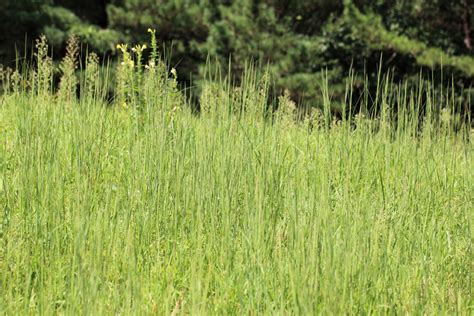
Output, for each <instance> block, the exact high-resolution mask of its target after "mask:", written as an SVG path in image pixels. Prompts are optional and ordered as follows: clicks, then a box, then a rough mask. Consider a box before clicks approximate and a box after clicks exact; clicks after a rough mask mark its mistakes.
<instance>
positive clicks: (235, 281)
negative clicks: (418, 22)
mask: <svg viewBox="0 0 474 316" xmlns="http://www.w3.org/2000/svg"><path fill="white" fill-rule="evenodd" d="M0 98H2V99H1V101H2V103H1V104H2V105H1V106H0V205H2V206H1V211H2V213H1V216H2V217H1V219H2V226H1V242H0V251H1V252H0V273H1V274H0V293H1V294H0V306H1V310H2V311H3V312H5V313H8V314H16V313H22V314H25V313H29V312H34V313H36V312H41V313H46V314H51V313H56V312H60V313H62V312H65V313H67V314H77V313H85V314H91V313H99V314H114V313H119V312H121V313H125V314H129V313H140V314H142V313H143V314H147V313H152V312H156V313H158V314H169V313H170V312H172V311H173V310H174V311H175V312H176V311H181V312H186V313H192V314H204V313H211V314H227V313H231V314H241V313H244V314H248V313H256V312H265V313H272V314H273V313H275V312H281V313H284V314H286V313H288V312H291V313H303V314H307V313H314V312H321V313H324V314H327V313H346V312H347V313H368V312H376V313H385V312H389V311H392V312H399V313H405V312H408V313H416V314H418V313H420V312H424V313H428V314H435V313H438V312H449V313H453V312H459V313H466V314H468V313H472V311H473V310H472V306H473V299H472V276H471V273H472V262H473V256H472V249H471V247H472V245H471V244H472V238H473V237H472V236H473V235H472V215H473V214H472V210H473V200H472V196H474V189H473V186H472V183H473V171H472V170H473V169H474V168H473V167H474V166H473V159H472V149H473V147H472V143H466V142H464V141H462V140H461V137H460V136H459V135H454V134H452V133H451V132H447V131H446V132H445V133H444V132H440V131H437V132H436V133H434V132H433V131H428V130H427V131H425V133H424V134H423V135H422V136H420V137H419V138H416V139H415V138H414V137H412V136H410V135H409V133H405V132H400V133H397V135H389V134H390V133H389V132H388V130H387V129H384V128H382V129H381V130H380V131H379V132H375V133H371V132H369V129H370V128H371V124H372V123H371V122H368V121H360V122H359V126H358V128H357V129H355V130H353V129H349V128H347V127H348V125H346V124H339V125H338V126H334V127H333V128H332V129H330V130H325V129H324V128H322V129H317V130H313V132H312V133H308V130H307V128H305V127H304V126H303V125H301V126H295V125H294V124H292V123H291V122H287V121H282V122H277V123H276V124H274V125H272V124H270V123H269V122H264V121H261V120H258V119H255V118H251V117H246V116H244V117H243V118H241V119H237V118H236V117H235V116H234V117H227V116H225V115H221V117H220V118H218V117H217V115H212V114H209V115H203V116H202V117H196V116H193V115H191V114H190V113H188V112H187V111H186V110H181V111H178V112H176V113H174V114H172V113H171V112H168V111H162V110H159V109H158V108H159V107H158V106H157V107H156V108H150V109H149V110H147V111H145V112H144V113H141V114H139V113H138V112H134V111H133V110H130V109H129V110H123V109H118V108H107V107H104V106H102V105H101V104H94V103H92V104H85V103H84V104H82V105H79V104H70V103H65V104H59V103H57V102H54V101H52V100H51V98H50V97H48V96H46V97H40V96H27V95H22V96H16V97H15V96H5V97H0ZM163 100H164V99H163Z"/></svg>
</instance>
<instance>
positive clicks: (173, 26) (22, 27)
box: [0, 0, 474, 106]
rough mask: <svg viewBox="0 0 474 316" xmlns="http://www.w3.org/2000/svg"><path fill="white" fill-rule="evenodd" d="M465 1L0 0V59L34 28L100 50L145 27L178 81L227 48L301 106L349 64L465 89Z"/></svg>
mask: <svg viewBox="0 0 474 316" xmlns="http://www.w3.org/2000/svg"><path fill="white" fill-rule="evenodd" d="M473 9H474V2H472V1H471V0H428V1H426V0H391V1H382V0H353V1H351V0H312V1H300V0H239V1H230V0H198V1H196V0H192V1H191V0H155V1H151V0H83V1H76V0H1V1H0V15H1V17H0V27H1V29H2V32H0V63H3V64H9V63H10V64H11V63H12V62H13V61H14V60H15V47H16V49H17V50H18V51H20V52H21V51H23V50H24V47H25V43H26V47H27V48H28V47H31V45H32V42H33V41H32V39H34V38H36V37H37V36H38V35H39V34H40V33H44V34H45V35H46V36H47V37H48V39H49V41H50V42H51V43H52V44H53V46H54V49H55V56H60V55H61V54H62V52H63V51H64V47H65V42H66V40H67V38H68V37H69V36H70V35H72V34H75V35H78V36H79V37H80V39H81V41H82V42H83V43H84V44H85V45H87V47H88V49H89V50H94V51H96V52H98V53H100V54H101V55H102V56H108V55H114V54H115V53H116V51H115V45H116V44H117V43H119V42H129V43H141V42H146V41H147V38H148V34H147V32H146V30H147V29H148V28H150V27H151V28H155V29H156V30H157V36H158V39H159V40H160V41H161V43H163V48H164V47H166V48H169V49H170V51H171V52H172V53H171V58H170V62H171V64H172V65H173V66H176V68H177V69H178V71H179V74H180V78H181V80H183V82H186V83H187V84H189V83H190V82H198V81H199V80H200V79H201V78H202V77H203V76H204V68H205V65H206V59H207V58H208V56H212V58H216V59H217V60H218V61H220V62H221V63H222V64H223V65H226V67H227V65H228V60H229V57H230V59H231V68H232V69H231V70H232V73H233V74H234V75H235V76H236V80H239V78H238V74H239V73H240V70H242V69H243V68H244V67H245V64H246V62H248V61H249V59H252V60H255V61H259V62H261V63H262V64H264V65H265V64H267V63H268V65H269V70H270V72H271V73H272V75H273V78H274V79H275V81H276V83H275V88H276V90H279V91H281V90H283V89H288V90H289V91H291V94H292V97H293V99H295V100H299V101H303V102H305V103H307V104H310V105H311V106H318V103H319V102H320V100H319V98H320V95H321V93H320V91H319V90H318V86H320V82H321V80H322V78H323V76H322V74H323V73H324V74H327V77H326V78H327V79H328V80H329V82H330V84H331V85H330V86H331V89H332V93H333V96H334V97H335V98H336V99H337V97H338V96H340V95H341V94H343V91H344V88H345V84H346V83H345V81H344V78H347V74H348V73H349V71H350V69H353V70H354V71H355V72H356V74H359V75H358V76H356V77H355V78H354V80H353V84H354V85H355V86H356V88H357V86H361V85H362V84H363V82H365V81H366V79H367V78H365V77H364V76H367V77H368V79H374V78H376V76H377V70H378V67H379V66H381V67H382V70H388V69H391V71H392V74H393V79H394V80H400V79H410V78H415V77H416V76H418V75H419V73H420V71H422V72H423V71H425V72H427V73H428V74H433V76H435V77H440V76H441V73H442V74H443V78H439V80H435V81H436V82H437V83H439V84H442V83H443V80H444V83H445V84H446V83H447V82H449V81H450V80H452V81H453V83H454V84H455V85H456V87H458V88H459V91H464V92H463V93H464V94H463V95H464V96H463V97H464V98H468V97H469V94H470V95H471V96H472V82H473V81H472V79H473V77H474V58H473V48H472V46H473V43H472V29H473V25H474V22H473V15H472V14H471V12H472V11H473ZM25 35H27V39H26V40H25ZM441 69H443V70H442V71H441ZM364 74H365V75H364ZM369 81H370V80H369ZM278 93H279V92H278Z"/></svg>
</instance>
